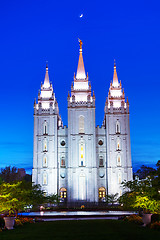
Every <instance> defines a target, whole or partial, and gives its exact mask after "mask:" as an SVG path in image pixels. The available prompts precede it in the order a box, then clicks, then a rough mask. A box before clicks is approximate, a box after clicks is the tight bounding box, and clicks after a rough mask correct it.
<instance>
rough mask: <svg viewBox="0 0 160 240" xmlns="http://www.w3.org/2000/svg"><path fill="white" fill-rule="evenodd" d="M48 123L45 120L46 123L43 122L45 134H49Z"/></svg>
mask: <svg viewBox="0 0 160 240" xmlns="http://www.w3.org/2000/svg"><path fill="white" fill-rule="evenodd" d="M47 125H48V124H47V122H46V121H44V123H43V134H44V135H46V134H48V126H47Z"/></svg>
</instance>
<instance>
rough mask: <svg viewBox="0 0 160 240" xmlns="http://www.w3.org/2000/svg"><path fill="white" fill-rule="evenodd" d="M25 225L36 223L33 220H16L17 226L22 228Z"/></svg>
mask: <svg viewBox="0 0 160 240" xmlns="http://www.w3.org/2000/svg"><path fill="white" fill-rule="evenodd" d="M25 223H34V220H33V218H27V217H26V218H16V219H15V226H22V225H23V224H25Z"/></svg>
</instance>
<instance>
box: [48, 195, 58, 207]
mask: <svg viewBox="0 0 160 240" xmlns="http://www.w3.org/2000/svg"><path fill="white" fill-rule="evenodd" d="M46 199H47V203H49V205H50V207H51V205H52V204H57V203H59V196H58V195H57V194H50V195H48V196H47V197H46Z"/></svg>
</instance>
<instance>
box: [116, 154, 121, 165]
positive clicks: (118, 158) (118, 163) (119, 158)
mask: <svg viewBox="0 0 160 240" xmlns="http://www.w3.org/2000/svg"><path fill="white" fill-rule="evenodd" d="M117 166H121V156H120V155H118V156H117Z"/></svg>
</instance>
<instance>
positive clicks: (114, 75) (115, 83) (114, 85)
mask: <svg viewBox="0 0 160 240" xmlns="http://www.w3.org/2000/svg"><path fill="white" fill-rule="evenodd" d="M112 85H113V87H118V86H119V82H118V76H117V71H116V62H115V60H114V73H113V84H112Z"/></svg>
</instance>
